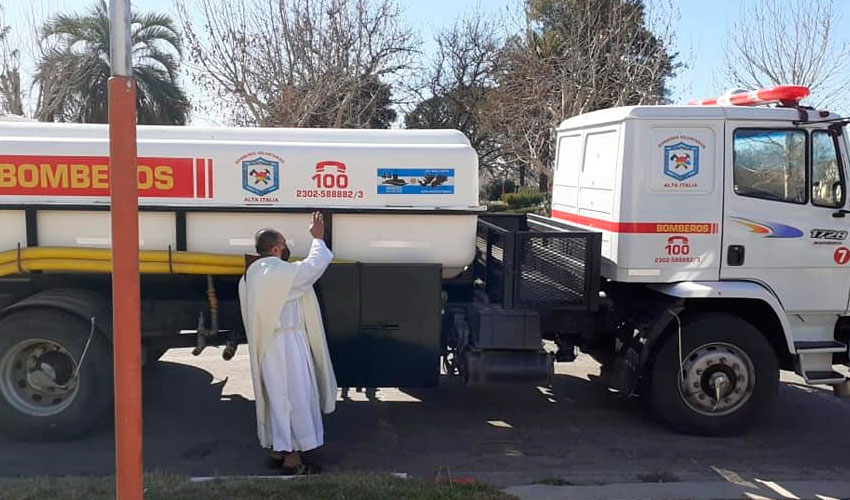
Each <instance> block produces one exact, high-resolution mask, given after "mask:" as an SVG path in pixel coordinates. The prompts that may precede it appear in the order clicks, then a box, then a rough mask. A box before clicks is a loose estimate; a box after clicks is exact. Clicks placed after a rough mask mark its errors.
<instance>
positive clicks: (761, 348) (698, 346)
mask: <svg viewBox="0 0 850 500" xmlns="http://www.w3.org/2000/svg"><path fill="white" fill-rule="evenodd" d="M681 339H682V340H681V342H682V346H681V353H682V354H681V356H682V358H681V364H680V362H679V335H678V332H676V331H674V332H673V333H672V335H669V336H668V337H667V338H666V339H665V340H664V343H663V344H662V345H661V346H660V349H659V351H658V354H657V356H656V357H655V361H654V363H653V365H652V371H651V379H650V397H651V401H652V405H653V407H654V408H655V410H656V411H657V412H658V413H659V414H660V416H661V417H662V418H663V419H664V420H665V421H666V422H667V423H668V424H670V425H671V426H673V427H674V428H676V429H678V430H680V431H682V432H686V433H689V434H699V435H729V434H738V433H741V432H744V431H746V430H747V429H748V428H749V427H750V426H751V425H752V424H753V423H755V421H756V420H757V419H758V418H759V417H760V416H761V415H762V414H763V413H764V412H765V411H766V410H768V409H769V408H770V407H771V406H772V404H773V402H774V400H775V399H776V394H777V390H778V387H779V363H778V361H777V359H776V353H775V352H774V351H773V348H772V347H771V346H770V344H769V343H768V341H767V339H766V338H765V337H764V335H763V334H762V333H761V332H760V331H759V330H758V329H757V328H756V327H754V326H753V325H751V324H750V323H748V322H746V321H744V320H742V319H741V318H738V317H736V316H732V315H729V314H723V313H710V314H703V315H700V316H696V317H693V318H691V319H690V320H686V321H685V323H684V324H683V325H682V333H681Z"/></svg>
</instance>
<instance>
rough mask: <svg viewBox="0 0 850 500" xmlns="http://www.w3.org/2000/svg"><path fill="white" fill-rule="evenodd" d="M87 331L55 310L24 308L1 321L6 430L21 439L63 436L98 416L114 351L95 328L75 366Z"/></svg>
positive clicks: (107, 399)
mask: <svg viewBox="0 0 850 500" xmlns="http://www.w3.org/2000/svg"><path fill="white" fill-rule="evenodd" d="M89 332H90V326H89V325H88V324H87V322H86V321H84V320H82V319H81V318H79V317H77V316H73V315H71V314H68V313H64V312H61V311H56V310H45V309H38V310H35V309H33V310H25V311H21V312H17V313H14V314H12V315H10V316H7V317H5V318H3V319H2V320H0V429H1V430H2V431H3V433H4V434H6V435H8V436H9V437H11V438H13V439H16V440H21V441H45V440H55V439H64V438H69V437H73V436H76V435H78V434H81V433H83V432H85V431H86V430H88V429H90V428H91V427H92V425H93V424H95V423H96V422H98V421H100V420H101V418H102V417H103V416H104V413H105V412H106V411H107V410H108V409H109V408H110V407H111V402H112V356H111V353H110V347H109V343H108V342H107V341H106V339H105V338H104V337H103V336H102V335H101V334H100V333H98V332H95V333H94V335H93V336H92V339H91V342H90V344H89V347H88V350H87V352H86V355H85V358H84V359H83V360H82V365H78V363H79V362H80V357H81V355H82V353H83V350H84V348H85V345H86V341H87V339H88V337H89ZM78 366H79V372H78V376H77V377H75V376H74V374H75V372H76V371H77V368H78Z"/></svg>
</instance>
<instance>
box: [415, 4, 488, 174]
mask: <svg viewBox="0 0 850 500" xmlns="http://www.w3.org/2000/svg"><path fill="white" fill-rule="evenodd" d="M493 21H494V20H493V19H491V18H487V17H485V16H484V15H483V14H482V13H481V12H478V11H476V12H473V13H471V14H470V15H468V16H466V17H464V18H460V19H458V20H456V21H455V23H454V25H452V26H451V27H449V28H447V29H446V30H445V31H443V32H441V33H438V34H437V36H436V37H435V41H436V43H437V50H436V53H435V54H434V59H433V61H432V64H431V67H430V69H429V71H428V72H427V80H426V82H425V83H424V85H423V88H424V91H425V94H424V95H423V96H422V97H421V99H420V101H419V102H418V104H417V105H416V107H415V108H414V109H413V110H411V111H410V112H409V113H408V114H407V116H406V117H405V126H406V127H407V128H451V129H457V130H460V131H462V132H463V133H465V134H466V136H467V137H468V138H469V140H470V143H471V144H472V146H473V148H475V150H476V151H477V152H478V158H479V164H480V166H481V167H482V169H483V170H485V171H487V172H491V173H492V172H493V171H495V170H496V169H498V168H499V166H500V163H501V162H500V160H499V156H500V155H499V147H498V143H497V141H496V140H495V137H494V135H493V134H492V133H491V132H490V131H489V130H487V129H486V128H485V127H484V126H483V121H484V117H483V113H484V112H485V110H486V104H487V101H488V99H489V94H490V93H491V92H492V90H493V88H494V87H495V85H496V82H495V76H496V71H497V64H498V61H499V55H498V54H499V49H500V48H501V40H500V38H499V36H498V35H497V32H496V27H495V25H494V23H493Z"/></svg>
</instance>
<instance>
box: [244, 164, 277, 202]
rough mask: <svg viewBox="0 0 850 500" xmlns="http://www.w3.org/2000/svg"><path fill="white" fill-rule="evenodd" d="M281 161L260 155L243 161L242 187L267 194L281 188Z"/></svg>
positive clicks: (258, 194)
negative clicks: (279, 175)
mask: <svg viewBox="0 0 850 500" xmlns="http://www.w3.org/2000/svg"><path fill="white" fill-rule="evenodd" d="M279 173H280V163H279V162H276V161H274V160H269V159H267V158H263V157H262V156H258V157H257V158H254V159H253V160H245V161H243V162H242V189H244V190H245V191H248V192H249V193H253V194H255V195H257V196H265V195H267V194H269V193H273V192H275V191H277V190H278V189H280V178H279V177H278V174H279Z"/></svg>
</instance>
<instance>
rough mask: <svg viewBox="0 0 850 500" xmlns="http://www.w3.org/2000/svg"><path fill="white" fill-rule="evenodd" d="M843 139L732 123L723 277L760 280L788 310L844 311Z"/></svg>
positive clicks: (847, 257) (848, 270) (847, 252)
mask: <svg viewBox="0 0 850 500" xmlns="http://www.w3.org/2000/svg"><path fill="white" fill-rule="evenodd" d="M840 140H841V138H840V137H838V136H837V135H836V134H835V132H833V131H831V130H829V129H823V128H820V129H811V128H810V129H806V128H794V127H787V128H780V127H777V125H776V123H775V122H773V123H770V122H758V123H754V122H738V123H736V122H728V123H727V128H726V144H727V147H726V169H725V172H726V179H725V181H724V183H725V186H726V188H725V196H724V199H725V210H724V221H723V224H724V230H723V261H722V263H721V273H720V276H721V279H737V280H747V281H756V282H759V283H762V284H763V285H765V286H767V287H768V288H769V289H771V290H772V291H773V292H774V293H775V294H776V295H777V297H778V298H779V300H780V301H781V302H782V304H783V306H784V307H785V310H786V311H788V312H789V313H827V314H833V313H837V314H844V313H845V312H846V311H847V308H848V296H850V241H848V229H850V217H845V216H844V212H842V210H843V209H845V208H846V198H847V196H846V192H847V191H846V176H845V170H844V166H845V165H846V156H845V157H843V158H842V152H841V150H840V148H839V142H840Z"/></svg>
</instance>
